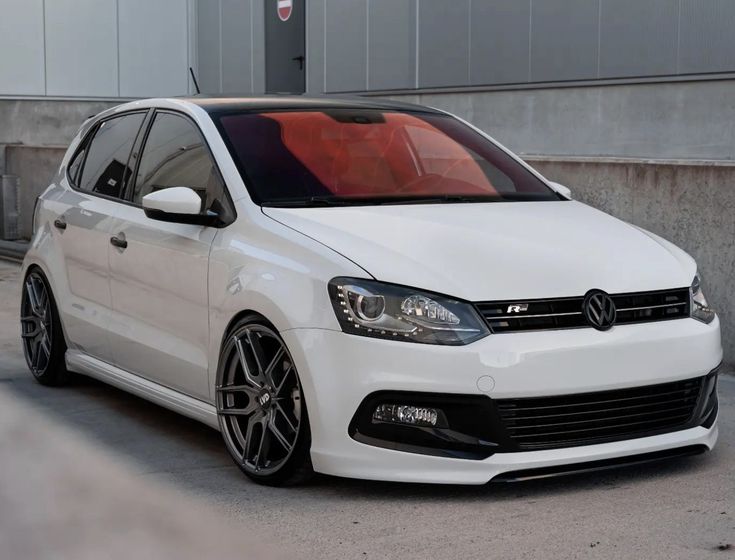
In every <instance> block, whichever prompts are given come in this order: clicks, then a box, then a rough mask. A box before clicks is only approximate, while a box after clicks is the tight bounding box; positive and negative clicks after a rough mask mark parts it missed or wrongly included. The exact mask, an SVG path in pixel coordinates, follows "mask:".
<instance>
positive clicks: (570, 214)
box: [263, 201, 696, 301]
mask: <svg viewBox="0 0 735 560" xmlns="http://www.w3.org/2000/svg"><path fill="white" fill-rule="evenodd" d="M263 212H264V213H265V214H266V215H268V216H270V217H271V218H273V219H274V220H276V221H278V222H281V223H282V224H284V225H286V226H288V227H290V228H293V229H295V230H297V231H299V232H301V233H303V234H305V235H307V236H309V237H311V238H313V239H315V240H317V241H319V242H320V243H322V244H324V245H326V246H328V247H331V248H332V249H333V250H335V251H337V252H338V253H341V254H342V255H344V256H345V257H347V258H348V259H350V260H351V261H354V262H355V263H357V264H358V265H359V266H360V267H362V268H363V269H364V270H365V271H366V272H368V273H369V274H370V275H372V276H373V277H374V278H376V279H377V280H382V281H386V282H393V283H396V284H403V285H407V286H413V287H417V288H423V289H426V290H431V291H435V292H439V293H442V294H448V295H451V296H454V297H457V298H462V299H466V300H470V301H483V300H499V299H505V300H508V299H535V298H551V297H567V296H580V295H584V294H585V293H586V292H587V291H588V290H590V289H593V288H597V289H601V290H605V291H607V292H608V293H626V292H638V291H648V290H660V289H669V288H680V287H685V286H689V285H690V284H691V281H692V278H693V277H694V274H695V272H696V265H695V264H694V261H693V260H692V259H691V257H689V256H688V255H687V254H686V253H684V252H683V251H682V250H680V249H678V248H676V247H675V246H674V245H672V244H670V243H668V242H666V241H664V240H663V239H661V238H658V237H657V236H655V235H653V234H650V233H648V232H646V231H644V230H641V229H639V228H636V227H633V226H631V225H629V224H627V223H625V222H622V221H620V220H618V219H616V218H613V217H612V216H609V215H607V214H605V213H603V212H600V211H598V210H595V209H593V208H591V207H589V206H586V205H584V204H581V203H579V202H575V201H559V202H556V201H554V202H495V203H480V204H478V203H474V204H461V203H460V204H413V205H383V206H352V207H326V208H298V209H294V208H273V207H264V208H263Z"/></svg>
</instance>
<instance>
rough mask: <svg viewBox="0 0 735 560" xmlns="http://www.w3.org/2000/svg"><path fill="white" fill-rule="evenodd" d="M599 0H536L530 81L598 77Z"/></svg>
mask: <svg viewBox="0 0 735 560" xmlns="http://www.w3.org/2000/svg"><path fill="white" fill-rule="evenodd" d="M599 16H600V14H599V0H533V2H532V4H531V36H532V39H531V81H534V82H548V81H559V80H584V79H593V78H596V77H597V53H598V29H599Z"/></svg>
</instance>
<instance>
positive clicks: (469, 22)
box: [467, 0, 473, 84]
mask: <svg viewBox="0 0 735 560" xmlns="http://www.w3.org/2000/svg"><path fill="white" fill-rule="evenodd" d="M467 83H469V84H471V83H473V82H472V0H467Z"/></svg>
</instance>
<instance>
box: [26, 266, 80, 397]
mask: <svg viewBox="0 0 735 560" xmlns="http://www.w3.org/2000/svg"><path fill="white" fill-rule="evenodd" d="M20 324H21V337H22V339H23V353H24V354H25V358H26V363H27V364H28V368H29V369H30V370H31V373H32V374H33V377H35V378H36V380H37V381H38V382H39V383H41V384H42V385H52V386H59V385H64V384H66V383H68V382H69V380H70V379H71V373H70V372H69V371H68V370H67V369H66V362H65V360H64V356H65V354H66V341H65V340H64V331H63V329H62V328H61V319H60V318H59V311H58V308H57V307H56V300H55V299H54V295H53V293H52V292H51V287H50V286H49V283H48V280H46V277H45V276H44V274H43V272H41V270H40V269H38V268H32V269H30V270H29V271H28V273H27V274H26V277H25V278H24V280H23V295H22V296H21V305H20Z"/></svg>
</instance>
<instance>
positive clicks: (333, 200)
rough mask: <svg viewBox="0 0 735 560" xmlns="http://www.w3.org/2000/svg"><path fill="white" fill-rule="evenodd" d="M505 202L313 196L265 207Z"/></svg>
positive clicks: (483, 197)
mask: <svg viewBox="0 0 735 560" xmlns="http://www.w3.org/2000/svg"><path fill="white" fill-rule="evenodd" d="M502 200H504V199H503V197H500V196H492V195H478V196H471V195H469V196H468V195H458V194H445V195H436V196H435V195H427V196H421V195H413V196H411V195H406V196H376V197H337V196H311V197H308V198H292V199H284V200H270V201H268V202H264V203H263V206H275V207H280V208H308V207H321V206H382V205H397V204H453V203H462V202H498V201H502Z"/></svg>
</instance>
